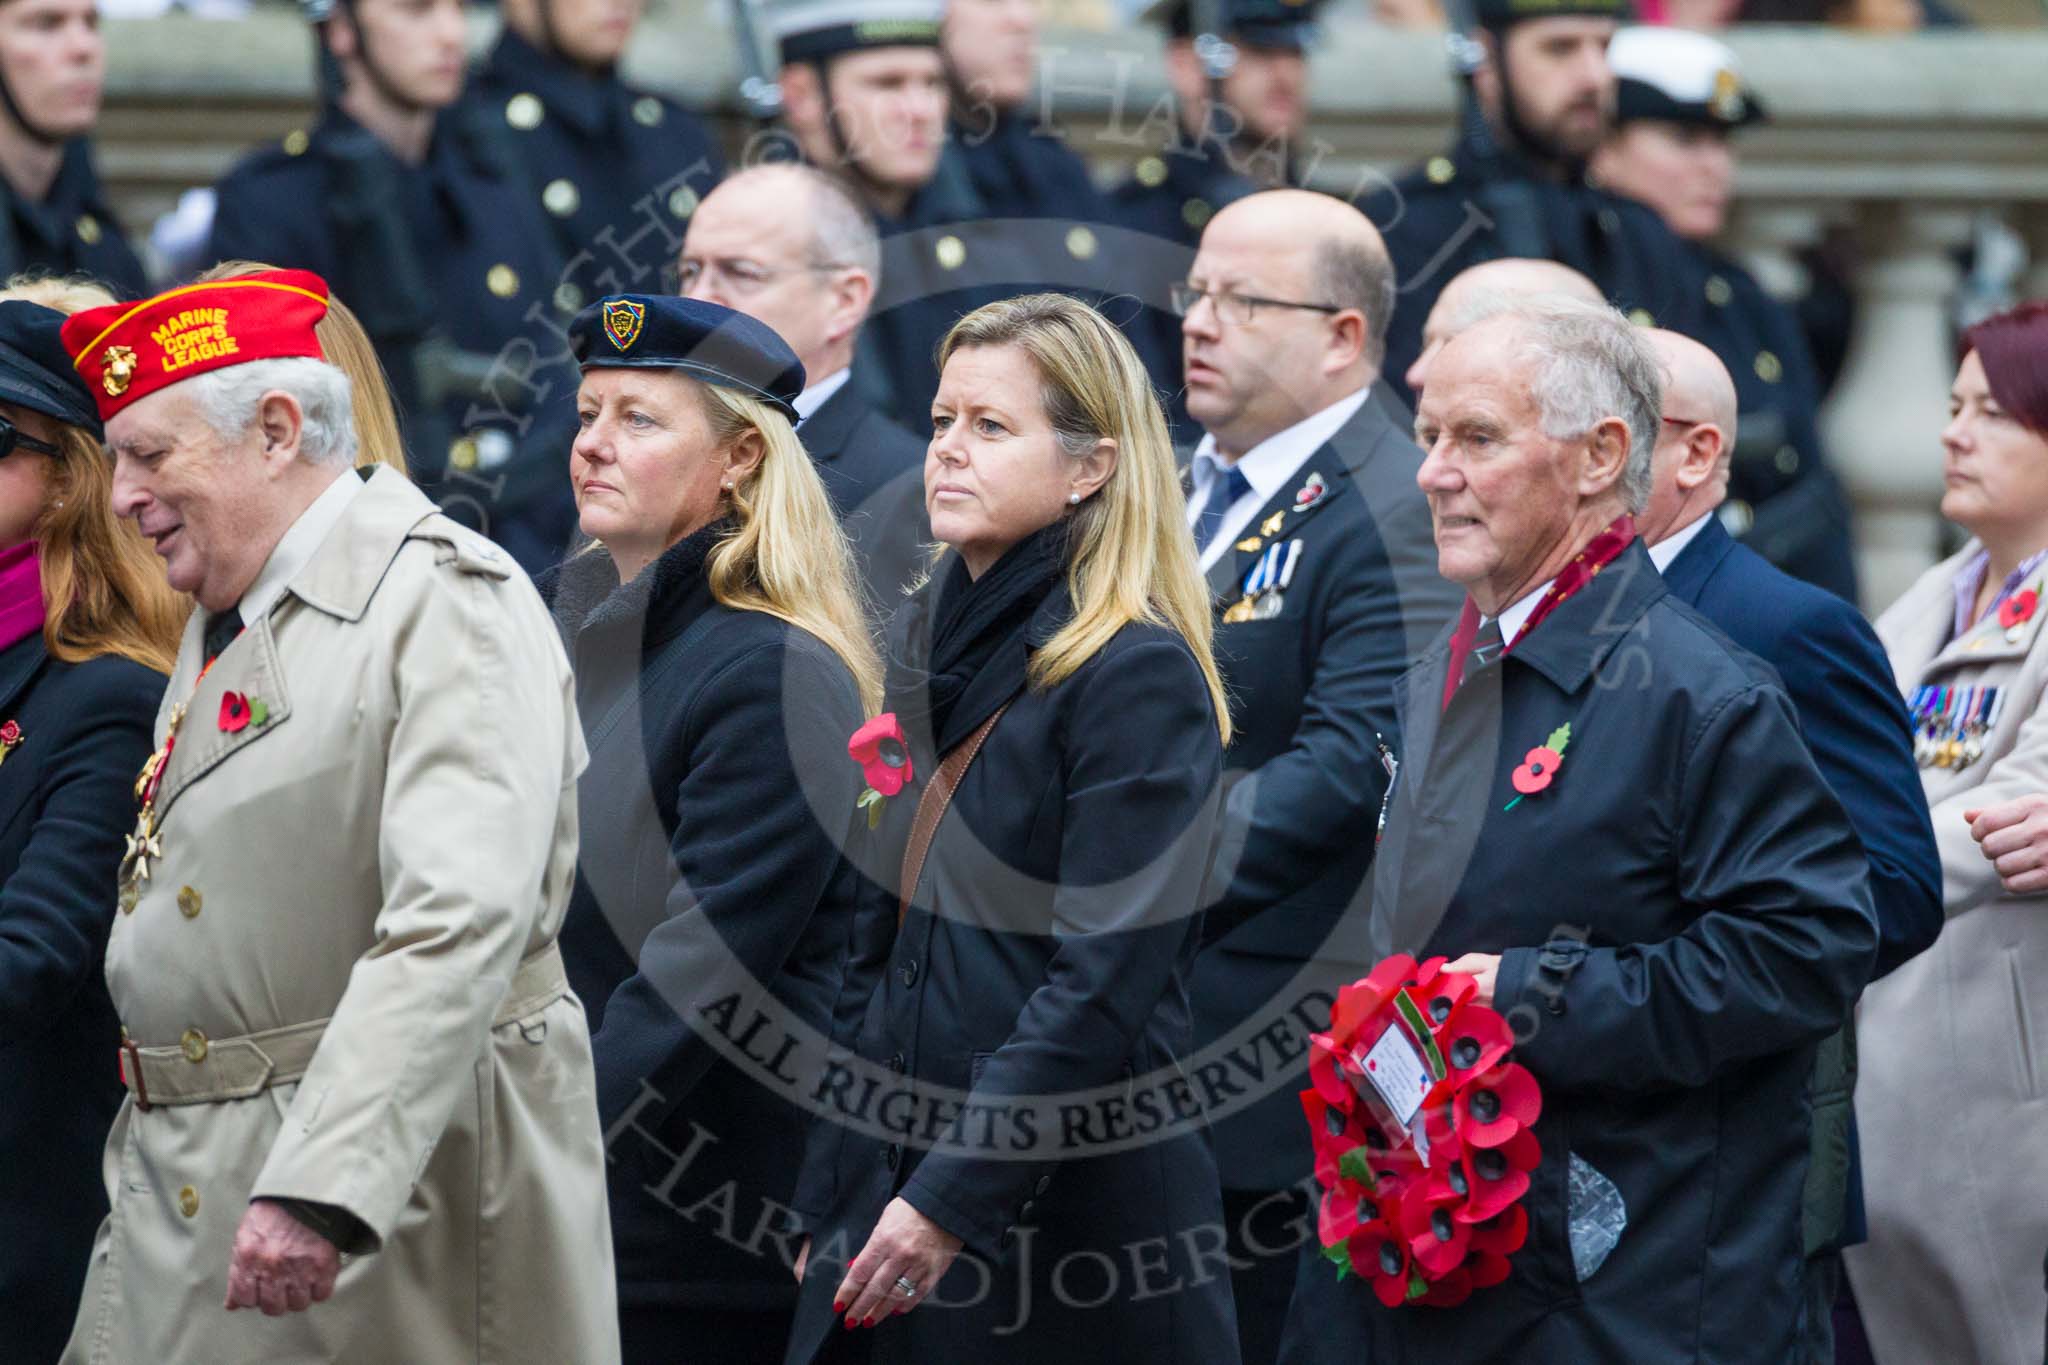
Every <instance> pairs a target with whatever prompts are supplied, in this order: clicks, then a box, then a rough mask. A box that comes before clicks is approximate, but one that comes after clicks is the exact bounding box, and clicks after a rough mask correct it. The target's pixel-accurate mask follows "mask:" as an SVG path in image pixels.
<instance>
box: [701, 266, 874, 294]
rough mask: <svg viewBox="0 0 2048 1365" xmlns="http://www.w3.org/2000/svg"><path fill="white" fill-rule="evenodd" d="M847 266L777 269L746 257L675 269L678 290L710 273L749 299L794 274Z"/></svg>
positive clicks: (826, 270)
mask: <svg viewBox="0 0 2048 1365" xmlns="http://www.w3.org/2000/svg"><path fill="white" fill-rule="evenodd" d="M851 268H852V267H850V266H844V265H794V266H788V267H786V268H784V269H781V270H777V269H775V268H773V267H772V266H765V265H762V264H760V263H759V262H758V261H749V260H746V259H744V258H741V259H738V260H729V261H719V260H708V261H695V260H685V261H684V262H683V263H682V265H681V266H680V267H678V269H677V271H676V275H677V281H678V284H679V285H680V289H679V292H681V293H684V294H687V293H689V292H690V291H691V290H692V289H694V288H696V287H697V282H698V281H699V280H702V279H703V278H704V277H705V276H707V275H713V276H716V277H718V278H719V279H722V280H724V281H725V284H726V291H727V292H728V293H730V294H732V295H733V296H734V297H736V298H746V297H749V296H751V295H754V294H758V293H760V292H761V291H762V290H763V289H766V288H767V287H768V286H769V285H771V284H774V283H775V282H776V281H777V280H780V279H785V278H787V277H788V276H791V275H829V274H831V273H832V272H833V271H835V270H848V269H851Z"/></svg>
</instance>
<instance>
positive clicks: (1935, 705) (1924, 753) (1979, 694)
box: [1907, 685, 2005, 770]
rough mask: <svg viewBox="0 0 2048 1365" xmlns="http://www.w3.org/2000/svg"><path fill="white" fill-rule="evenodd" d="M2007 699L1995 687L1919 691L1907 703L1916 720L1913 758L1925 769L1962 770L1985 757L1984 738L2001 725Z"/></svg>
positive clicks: (1932, 687)
mask: <svg viewBox="0 0 2048 1365" xmlns="http://www.w3.org/2000/svg"><path fill="white" fill-rule="evenodd" d="M2004 706H2005V697H2004V695H2003V694H2002V693H2001V692H2000V690H1999V689H1998V688H1996V687H1935V686H1931V685H1930V686H1925V687H1921V688H1919V689H1917V690H1916V691H1915V692H1914V693H1913V696H1912V699H1911V700H1910V701H1909V702H1908V703H1907V710H1908V711H1909V712H1910V713H1911V715H1912V717H1913V758H1914V761H1915V762H1917V763H1919V765H1920V766H1921V767H1923V768H1952V769H1958V770H1959V769H1963V768H1967V767H1969V766H1970V765H1971V764H1972V763H1975V762H1976V761H1977V760H1978V759H1980V758H1982V757H1983V756H1984V736H1985V735H1987V734H1989V733H1990V731H1991V727H1992V726H1994V725H1996V724H1998V715H1999V712H2000V711H2001V710H2003V709H2004Z"/></svg>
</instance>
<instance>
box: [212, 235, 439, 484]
mask: <svg viewBox="0 0 2048 1365" xmlns="http://www.w3.org/2000/svg"><path fill="white" fill-rule="evenodd" d="M275 269H277V267H276V266H273V265H264V264H263V263H262V262H260V261H222V262H221V263H220V264H219V265H216V266H214V267H212V268H211V269H209V270H207V271H206V272H205V273H204V274H202V275H200V277H199V278H200V280H201V281H202V282H203V281H208V280H231V279H235V278H237V277H239V276H242V275H254V274H258V273H259V272H261V271H265V270H275ZM313 335H314V337H315V338H317V339H318V340H319V342H320V354H321V356H322V358H323V359H325V360H326V361H327V363H328V364H330V365H332V366H334V368H335V369H337V370H340V371H341V372H342V373H343V374H345V375H347V376H348V392H349V407H350V410H351V411H350V415H351V416H353V417H354V418H355V423H356V468H358V469H366V468H369V467H370V466H373V465H388V466H390V467H391V468H392V469H394V470H396V471H398V472H399V473H400V474H406V473H408V470H407V466H406V462H405V442H404V440H403V439H401V438H400V436H399V434H398V408H397V406H396V405H395V404H394V403H393V402H392V401H391V385H390V383H389V381H388V380H386V378H385V376H384V366H383V363H382V362H380V361H379V360H378V359H377V348H376V347H375V346H373V345H371V344H370V334H369V333H368V332H366V331H364V330H363V324H362V323H361V322H360V321H359V320H358V319H357V318H356V315H355V314H354V313H352V312H350V311H349V306H348V305H347V304H345V303H343V302H342V301H341V300H340V299H339V298H337V297H335V296H334V295H332V294H329V295H328V296H327V313H326V315H325V316H324V317H322V318H321V319H320V321H318V322H316V323H314V324H313Z"/></svg>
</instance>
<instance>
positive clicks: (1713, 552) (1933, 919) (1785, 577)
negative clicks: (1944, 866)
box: [1664, 517, 1943, 1246]
mask: <svg viewBox="0 0 2048 1365" xmlns="http://www.w3.org/2000/svg"><path fill="white" fill-rule="evenodd" d="M1664 582H1665V584H1666V586H1668V587H1669V588H1670V590H1671V595H1672V596H1674V597H1676V598H1678V599H1679V600H1680V601H1681V602H1684V603H1686V604H1687V605H1688V606H1691V607H1693V608H1695V609H1697V610H1698V611H1699V613H1700V614H1701V615H1702V616H1704V617H1706V618H1707V619H1708V620H1709V621H1712V622H1713V623H1714V624H1715V625H1716V626H1719V627H1720V628H1721V630H1722V631H1724V632H1725V633H1726V634H1727V636H1728V638H1729V639H1731V640H1733V641H1735V643H1736V644H1738V645H1741V646H1742V647H1743V648H1744V649H1746V650H1748V651H1749V652H1750V653H1752V654H1754V655H1756V656H1757V657H1758V658H1760V659H1762V660H1763V661H1764V662H1765V663H1767V664H1769V665H1770V666H1771V667H1773V668H1775V669H1777V670H1778V676H1779V677H1780V678H1781V679H1783V680H1784V683H1785V691H1786V693H1787V694H1789V695H1790V696H1791V698H1792V705H1793V706H1794V707H1796V708H1797V709H1798V712H1799V726H1800V729H1801V731H1802V732H1803V733H1804V734H1805V736H1806V747H1807V748H1808V749H1810V750H1812V752H1813V762H1814V766H1815V767H1817V768H1819V769H1820V774H1821V776H1822V777H1825V778H1826V779H1827V780H1828V785H1829V786H1830V787H1832V788H1834V791H1835V795H1836V797H1838V798H1839V799H1840V800H1841V802H1842V805H1843V807H1844V808H1845V809H1846V810H1847V811H1848V812H1849V823H1850V824H1851V825H1853V826H1855V829H1856V836H1857V837H1858V838H1859V839H1861V840H1862V841H1863V850H1864V852H1865V853H1866V854H1868V855H1869V858H1870V899H1871V904H1872V906H1873V908H1874V909H1875V910H1876V911H1877V936H1878V942H1877V970H1876V972H1875V975H1876V976H1883V975H1884V974H1885V973H1886V972H1889V971H1890V970H1891V969H1892V968H1894V967H1896V966H1898V965H1899V964H1900V963H1902V962H1904V961H1905V960H1906V959H1907V958H1909V957H1912V956H1914V955H1915V954H1917V953H1919V952H1921V951H1923V950H1925V949H1926V948H1928V947H1929V946H1931V945H1932V944H1933V942H1934V940H1935V936H1936V935H1938V934H1940V933H1941V926H1942V922H1943V913H1942V900H1941V854H1940V852H1939V850H1937V849H1936V847H1935V844H1934V830H1933V827H1932V826H1931V825H1930V824H1929V822H1928V814H1927V796H1926V793H1925V792H1924V791H1923V789H1922V788H1921V785H1920V770H1919V768H1918V766H1917V765H1916V764H1915V762H1914V759H1913V733H1912V726H1911V724H1910V722H1909V721H1908V720H1907V718H1906V708H1905V704H1904V702H1903V701H1902V700H1901V698H1900V696H1899V690H1898V688H1897V686H1896V685H1894V683H1893V681H1892V667H1891V663H1890V661H1889V660H1888V659H1887V658H1886V657H1885V652H1884V646H1883V645H1882V644H1880V643H1879V642H1878V638H1877V632H1875V631H1874V630H1872V629H1871V628H1870V623H1869V622H1868V621H1865V620H1864V619H1863V617H1862V615H1861V613H1859V612H1858V611H1857V610H1856V609H1855V608H1854V607H1852V606H1850V605H1849V604H1848V603H1847V602H1844V601H1843V600H1842V599H1841V598H1839V597H1836V596H1835V595H1834V594H1833V593H1831V592H1827V591H1825V590H1823V589H1821V588H1816V587H1813V586H1812V585H1810V584H1807V583H1804V582H1802V581H1800V580H1799V579H1796V578H1793V577H1792V576H1791V575H1789V574H1787V573H1784V572H1783V571H1781V570H1779V569H1776V568H1773V567H1772V566H1771V564H1770V563H1769V562H1767V561H1766V560H1765V559H1764V558H1763V556H1761V555H1759V554H1757V553H1756V552H1755V551H1754V550H1751V549H1749V548H1748V547H1747V546H1744V545H1738V544H1737V543H1736V542H1735V541H1734V539H1733V538H1732V537H1730V536H1729V534H1728V533H1727V532H1726V531H1725V530H1723V529H1722V528H1721V522H1720V519H1719V518H1718V517H1709V518H1708V519H1707V524H1706V526H1705V528H1704V529H1702V530H1701V531H1700V533H1699V534H1698V535H1697V536H1695V537H1693V540H1692V543H1691V544H1689V545H1687V546H1686V547H1685V548H1684V549H1683V550H1681V551H1679V554H1678V558H1676V559H1674V560H1672V561H1671V567H1670V568H1669V569H1668V570H1666V571H1665V574H1664ZM1853 1040H1854V1034H1853V1033H1847V1032H1845V1033H1844V1034H1843V1035H1842V1036H1841V1039H1840V1040H1836V1039H1830V1040H1829V1042H1828V1044H1827V1045H1824V1048H1823V1056H1822V1066H1821V1067H1820V1068H1818V1069H1817V1070H1816V1074H1815V1078H1814V1081H1815V1083H1814V1093H1813V1103H1814V1150H1813V1166H1812V1169H1813V1171H1814V1173H1815V1177H1824V1178H1825V1179H1826V1180H1827V1181H1828V1185H1827V1187H1826V1188H1825V1189H1822V1188H1820V1187H1817V1186H1815V1185H1814V1184H1813V1183H1812V1181H1813V1179H1814V1178H1815V1177H1809V1185H1808V1190H1809V1199H1808V1204H1809V1209H1808V1218H1809V1222H1810V1224H1811V1226H1810V1227H1809V1231H1808V1242H1809V1245H1810V1246H1820V1245H1828V1244H1832V1243H1834V1242H1836V1241H1837V1240H1841V1241H1844V1242H1846V1243H1854V1242H1859V1241H1861V1240H1863V1236H1864V1229H1863V1198H1862V1182H1861V1179H1860V1172H1859V1171H1858V1170H1857V1168H1856V1163H1855V1161H1854V1158H1853V1155H1852V1153H1853V1152H1854V1150H1855V1149H1854V1147H1853V1145H1852V1142H1853V1139H1852V1138H1851V1136H1850V1129H1851V1126H1852V1123H1853V1112H1854V1111H1853V1109H1852V1107H1851V1104H1850V1098H1851V1094H1852V1087H1853V1084H1854V1081H1855V1058H1854V1054H1853V1052H1852V1051H1850V1050H1849V1049H1850V1048H1851V1047H1852V1045H1853ZM1829 1048H1833V1049H1835V1050H1837V1051H1838V1052H1839V1053H1841V1056H1840V1057H1839V1059H1838V1060H1837V1059H1835V1058H1833V1057H1831V1056H1830V1054H1829V1051H1828V1049H1829ZM1831 1061H1832V1062H1833V1065H1830V1062H1831ZM1829 1191H1832V1193H1829ZM1845 1201H1846V1213H1845Z"/></svg>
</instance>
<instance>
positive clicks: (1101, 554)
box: [939, 294, 1230, 744]
mask: <svg viewBox="0 0 2048 1365" xmlns="http://www.w3.org/2000/svg"><path fill="white" fill-rule="evenodd" d="M995 346H1011V347H1015V348H1016V349H1017V350H1019V351H1021V352H1023V353H1024V354H1025V355H1026V356H1029V357H1030V359H1031V361H1032V363H1033V364H1034V365H1036V366H1037V368H1038V376H1039V380H1040V396H1041V398H1042V401H1043V402H1044V404H1045V414H1046V418H1047V420H1048V421H1050V422H1051V424H1052V429H1053V435H1054V437H1055V439H1056V440H1057V442H1058V444H1059V447H1060V450H1061V451H1062V452H1063V453H1064V454H1066V455H1067V456H1069V457H1071V458H1074V459H1080V458H1082V457H1084V456H1086V455H1087V454H1089V453H1090V452H1091V451H1093V450H1094V449H1095V448H1096V446H1097V445H1098V444H1099V443H1100V442H1102V441H1104V440H1109V441H1114V442H1115V443H1116V450H1117V460H1116V467H1115V468H1114V469H1113V470H1112V471H1111V472H1110V476H1109V478H1108V480H1107V481H1105V482H1104V483H1103V485H1102V487H1101V488H1100V489H1098V490H1097V491H1096V493H1095V495H1094V496H1093V497H1091V498H1089V499H1088V500H1087V501H1085V502H1083V503H1082V504H1081V505H1080V506H1079V507H1077V508H1075V509H1074V511H1073V513H1072V519H1073V525H1072V529H1071V531H1070V533H1069V538H1068V546H1069V549H1068V558H1067V591H1068V595H1069V596H1071V597H1072V598H1073V600H1074V615H1073V618H1072V619H1071V620H1069V621H1068V622H1067V624H1066V625H1064V626H1062V627H1061V628H1060V630H1059V631H1058V633H1056V634H1055V635H1054V636H1053V637H1052V639H1050V640H1048V641H1047V642H1046V643H1045V645H1044V646H1043V647H1042V648H1041V649H1039V650H1038V652H1037V653H1036V654H1034V655H1033V656H1032V658H1031V669H1030V678H1031V681H1032V683H1033V684H1034V685H1035V686H1038V687H1042V688H1043V687H1051V686H1054V685H1055V684H1057V683H1060V682H1063V681H1065V680H1066V679H1067V678H1069V677H1071V676H1073V673H1074V671H1075V670H1076V669H1078V668H1080V667H1081V665H1082V664H1085V663H1087V662H1088V660H1090V659H1092V658H1094V657H1095V655H1096V653H1097V652H1098V651H1099V650H1101V649H1102V647H1103V646H1104V645H1106V644H1108V643H1109V642H1110V640H1111V639H1113V638H1114V637H1115V635H1116V633H1117V632H1118V631H1120V630H1122V629H1123V628H1124V627H1125V626H1127V625H1129V624H1131V623H1132V622H1134V621H1144V622H1148V623H1150V624H1152V625H1160V626H1165V627H1167V628H1168V629H1170V630H1173V631H1175V632H1176V633H1178V634H1179V635H1180V637H1181V638H1182V639H1184V640H1186V641H1187V642H1188V648H1189V649H1192V650H1193V651H1194V653H1195V661H1196V662H1197V663H1198V664H1200V665H1201V669H1202V676H1203V678H1204V679H1205V680H1206V681H1207V682H1208V684H1209V699H1210V702H1211V703H1212V704H1213V705H1214V706H1215V708H1216V726H1217V730H1218V731H1219V732H1220V733H1221V734H1222V736H1223V741H1224V743H1226V744H1227V743H1229V742H1230V706H1229V703H1228V701H1227V700H1226V698H1225V696H1224V691H1223V679H1222V677H1221V675H1220V674H1219V673H1218V672H1217V670H1216V653H1215V647H1214V646H1215V634H1216V624H1215V618H1214V617H1212V616H1211V615H1210V603H1209V587H1208V584H1207V583H1206V582H1204V580H1203V578H1202V573H1201V567H1200V564H1199V562H1198V561H1197V560H1196V558H1195V542H1194V537H1193V536H1191V535H1189V534H1188V526H1187V520H1186V518H1185V517H1184V516H1183V515H1182V510H1181V509H1182V508H1183V506H1184V505H1185V502H1184V499H1183V498H1182V496H1181V488H1180V470H1179V468H1178V466H1177V464H1176V462H1175V460H1174V456H1173V443H1172V442H1171V441H1170V440H1169V439H1168V438H1167V435H1166V417H1165V415H1164V414H1163V413H1161V412H1160V410H1159V399H1158V398H1157V396H1155V395H1154V393H1153V391H1152V382H1151V380H1150V379H1149V378H1148V377H1147V376H1146V374H1145V368H1144V366H1143V365H1141V364H1139V363H1138V353H1137V352H1136V351H1134V350H1132V349H1131V343H1130V342H1129V341H1127V340H1125V338H1124V335H1123V333H1121V332H1119V331H1117V329H1116V328H1115V327H1113V326H1111V325H1110V324H1109V322H1108V320H1107V319H1105V318H1104V317H1103V316H1102V315H1101V314H1100V313H1098V312H1096V311H1095V310H1094V309H1093V308H1090V307H1089V306H1088V305H1087V304H1085V303H1081V302H1079V301H1077V300H1075V299H1071V298H1069V297H1067V296H1066V295H1064V294H1025V295H1022V296H1021V297H1018V298H1014V299H1005V300H1003V301H1002V302H1000V303H991V304H987V305H985V306H984V307H981V308H977V309H975V310H974V311H973V312H972V313H969V314H968V315H967V316H966V317H964V318H962V319H960V321H959V322H957V323H955V324H953V330H952V331H950V332H948V333H947V334H946V339H945V340H944V341H943V342H941V343H940V344H939V366H940V368H941V369H943V368H944V367H945V364H946V362H947V361H948V360H949V359H951V358H952V357H953V355H954V354H955V353H956V352H959V351H963V350H967V349H970V348H981V347H995Z"/></svg>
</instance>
